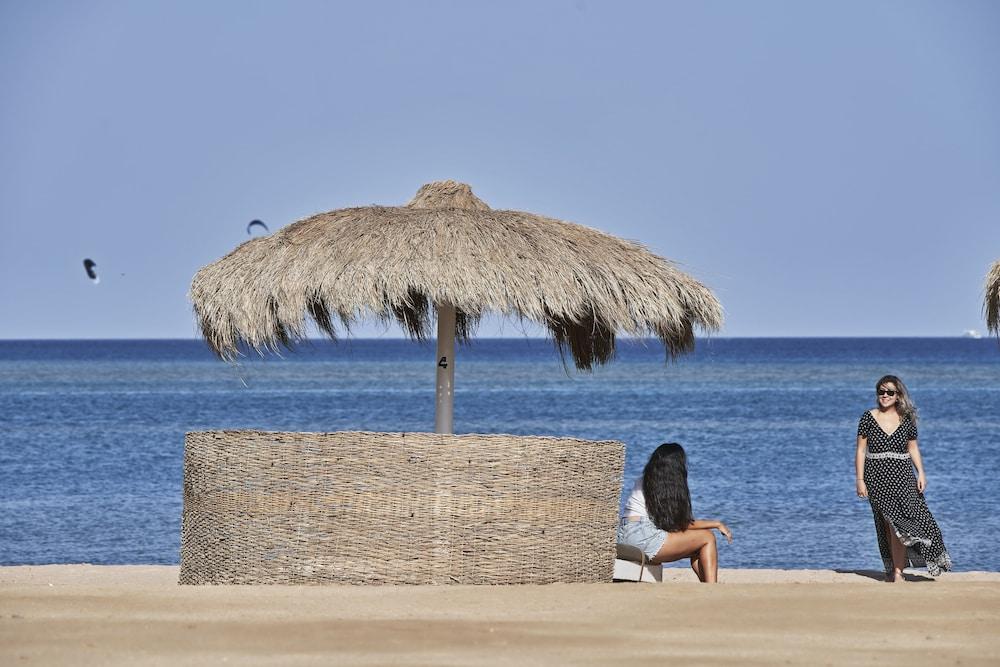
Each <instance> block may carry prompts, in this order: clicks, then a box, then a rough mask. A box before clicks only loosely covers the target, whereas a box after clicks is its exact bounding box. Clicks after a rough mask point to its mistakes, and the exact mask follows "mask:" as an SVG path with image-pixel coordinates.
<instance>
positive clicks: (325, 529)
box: [180, 431, 625, 584]
mask: <svg viewBox="0 0 1000 667" xmlns="http://www.w3.org/2000/svg"><path fill="white" fill-rule="evenodd" d="M624 459H625V446H624V445H623V444H622V443H620V442H615V441H590V440H577V439H571V438H543V437H535V436H512V435H440V434H433V433H362V432H338V433H271V432H260V431H206V432H197V433H188V434H187V436H186V438H185V453H184V512H183V517H182V525H181V574H180V583H181V584H327V583H330V584H333V583H350V584H456V583H457V584H522V583H534V584H540V583H552V582H603V581H611V577H612V572H613V568H614V557H615V528H616V524H617V515H618V503H619V495H620V493H621V484H622V472H623V467H624Z"/></svg>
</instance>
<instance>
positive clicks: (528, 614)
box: [0, 565, 1000, 666]
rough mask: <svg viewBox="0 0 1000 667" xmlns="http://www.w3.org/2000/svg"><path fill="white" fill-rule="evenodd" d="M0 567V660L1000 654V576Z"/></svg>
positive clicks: (829, 660)
mask: <svg viewBox="0 0 1000 667" xmlns="http://www.w3.org/2000/svg"><path fill="white" fill-rule="evenodd" d="M177 574H178V569H177V568H176V567H169V566H92V565H48V566H18V567H2V568H0V664H3V665H37V664H46V665H48V664H66V665H70V664H72V665H87V664H93V665H97V664H101V665H103V664H129V665H135V664H139V665H144V664H149V665H178V664H179V665H202V664H225V663H228V664H241V665H256V664H281V665H299V664H357V665H381V664H405V665H481V664H500V665H518V666H521V665H541V664H546V665H548V664H584V665H587V664H595V665H596V664H609V663H617V664H657V663H672V664H691V663H695V662H697V663H699V664H735V663H741V664H742V663H757V664H773V663H778V664H783V663H797V664H843V663H851V664H908V665H913V664H926V665H932V664H933V665H942V664H963V665H967V664H984V665H985V664H998V662H1000V574H998V573H984V572H966V573H954V574H948V575H945V576H944V577H942V578H940V579H939V580H937V581H934V580H931V579H928V578H926V577H921V576H919V575H913V576H911V577H910V578H911V579H912V580H913V581H912V582H911V583H908V584H905V585H891V584H885V583H882V582H880V581H877V580H876V579H875V578H874V577H877V576H878V574H877V573H874V572H861V573H858V572H833V571H819V570H723V571H722V572H721V574H720V578H721V580H722V581H723V582H724V583H722V584H721V585H719V586H703V585H699V584H697V583H694V579H693V575H692V574H691V573H690V571H686V570H683V569H673V568H671V569H669V570H666V571H665V574H666V575H667V576H666V577H665V579H667V581H665V583H663V584H633V583H614V584H553V585H548V586H495V587H486V586H484V587H478V586H442V587H438V586H373V587H364V586H328V587H288V586H243V587H204V586H203V587H189V586H184V587H182V586H178V585H177V584H176V581H177Z"/></svg>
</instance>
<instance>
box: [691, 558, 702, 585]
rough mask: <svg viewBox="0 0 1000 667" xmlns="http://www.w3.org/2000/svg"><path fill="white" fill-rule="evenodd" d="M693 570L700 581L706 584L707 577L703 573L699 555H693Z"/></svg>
mask: <svg viewBox="0 0 1000 667" xmlns="http://www.w3.org/2000/svg"><path fill="white" fill-rule="evenodd" d="M691 569H692V570H694V573H695V574H696V575H697V576H698V581H700V582H702V583H704V582H705V577H704V575H702V573H701V563H700V562H699V561H698V554H692V555H691Z"/></svg>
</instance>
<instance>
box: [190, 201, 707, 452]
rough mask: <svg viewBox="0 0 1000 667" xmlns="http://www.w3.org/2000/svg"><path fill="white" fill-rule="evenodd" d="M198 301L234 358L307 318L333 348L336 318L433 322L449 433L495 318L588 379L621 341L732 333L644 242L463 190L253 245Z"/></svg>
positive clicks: (298, 328)
mask: <svg viewBox="0 0 1000 667" xmlns="http://www.w3.org/2000/svg"><path fill="white" fill-rule="evenodd" d="M190 297H191V300H192V302H193V303H194V309H195V313H196V316H197V318H198V322H199V325H200V327H201V332H202V334H203V335H204V337H205V340H206V341H207V342H208V344H209V345H210V346H211V348H212V349H213V350H214V351H215V352H216V353H217V354H218V355H220V356H221V357H223V358H225V359H232V358H234V357H235V355H236V354H237V353H238V349H239V347H240V346H241V345H245V346H247V347H249V348H252V349H254V350H257V351H259V352H262V351H265V350H272V351H273V350H276V349H277V348H278V346H280V345H283V346H286V347H287V346H290V345H291V344H293V343H294V342H295V341H297V340H300V339H302V338H303V337H304V336H305V335H306V331H307V316H308V317H309V318H311V319H312V320H313V321H314V322H315V323H316V325H317V326H318V327H319V328H320V329H321V330H322V331H324V332H325V333H326V334H327V335H329V336H330V337H331V338H336V335H337V332H336V326H335V324H334V322H335V321H339V322H340V324H341V325H342V326H343V327H344V328H345V329H347V328H348V327H349V326H350V325H351V324H352V323H353V322H356V321H358V320H359V319H363V318H365V317H374V318H376V319H379V320H382V321H391V320H395V321H397V322H398V323H399V324H400V325H401V326H402V327H403V329H404V330H405V331H406V332H407V333H408V334H409V335H410V336H411V337H413V338H415V339H426V338H428V337H429V336H430V334H431V322H432V318H433V317H435V316H436V319H437V330H438V340H437V345H438V352H437V356H436V362H437V366H438V370H437V383H438V384H437V386H438V392H437V410H436V419H435V430H436V431H437V432H438V433H450V432H451V430H452V400H453V396H452V386H453V378H454V363H453V359H454V344H455V338H456V336H457V338H458V339H459V340H460V341H464V340H467V339H468V338H469V336H470V334H471V332H472V330H473V328H474V326H475V324H476V322H477V321H478V320H479V319H480V318H481V317H482V316H483V315H484V314H485V313H487V312H494V313H499V314H501V315H503V316H507V317H516V318H523V319H527V320H533V321H536V322H539V323H541V324H542V325H544V326H545V327H546V328H547V329H548V331H549V333H550V334H551V336H552V338H553V340H554V341H555V344H556V345H557V347H558V348H559V350H560V352H561V353H564V352H565V351H567V350H568V351H569V353H570V354H571V355H572V357H573V360H574V362H575V364H576V366H577V367H578V368H581V369H589V368H592V367H593V365H594V364H603V363H606V362H607V361H609V360H610V359H611V358H612V357H613V356H614V351H615V336H616V334H617V333H618V332H625V333H627V334H630V335H633V336H655V337H656V338H659V339H660V340H661V341H662V342H663V345H664V346H665V348H666V351H667V354H668V355H669V356H670V357H673V356H676V355H677V354H679V353H682V352H685V351H688V350H690V349H692V348H693V346H694V329H695V327H696V326H698V327H700V328H702V329H704V330H715V329H718V328H719V327H720V326H721V323H722V308H721V306H720V305H719V302H718V301H717V300H716V298H715V296H714V295H713V294H712V292H711V291H710V290H709V289H708V288H706V287H705V286H704V285H702V284H701V283H699V282H698V281H696V280H695V279H694V278H692V277H690V276H689V275H687V274H685V273H683V272H681V271H680V270H678V269H677V268H676V267H675V266H674V265H673V264H671V263H670V262H669V261H667V260H665V259H663V258H661V257H658V256H656V255H654V254H653V253H651V252H649V251H648V250H647V249H646V248H644V247H643V246H641V245H639V244H638V243H635V242H632V241H625V240H622V239H619V238H616V237H614V236H610V235H608V234H604V233H602V232H599V231H597V230H594V229H590V228H587V227H582V226H580V225H576V224H572V223H568V222H563V221H560V220H555V219H552V218H546V217H542V216H539V215H532V214H530V213H522V212H520V211H498V210H493V209H491V208H490V207H489V206H487V205H486V204H485V203H483V202H482V201H481V200H480V199H478V198H477V197H476V196H475V195H474V194H473V193H472V190H471V189H470V188H469V186H467V185H465V184H463V183H456V182H454V181H443V182H437V183H430V184H428V185H425V186H423V187H422V188H420V191H419V192H417V194H416V196H415V197H414V198H413V200H412V201H410V203H408V204H407V205H406V206H364V207H358V208H346V209H340V210H336V211H331V212H329V213H321V214H319V215H314V216H312V217H310V218H306V219H304V220H300V221H298V222H296V223H294V224H291V225H289V226H287V227H285V228H283V229H281V230H279V231H277V232H275V233H274V234H272V235H270V236H266V237H262V238H256V239H253V240H250V241H247V242H245V243H243V244H242V245H240V246H239V247H238V248H236V249H235V250H234V251H232V252H231V253H229V254H228V255H226V256H225V257H223V258H222V259H220V260H218V261H216V262H214V263H212V264H209V265H208V266H206V267H204V268H203V269H201V270H200V271H199V272H198V273H197V275H195V277H194V281H193V283H192V285H191V294H190ZM432 311H433V312H434V315H432Z"/></svg>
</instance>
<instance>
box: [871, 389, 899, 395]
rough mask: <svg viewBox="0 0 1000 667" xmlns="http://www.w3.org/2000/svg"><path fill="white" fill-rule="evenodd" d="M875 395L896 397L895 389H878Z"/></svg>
mask: <svg viewBox="0 0 1000 667" xmlns="http://www.w3.org/2000/svg"><path fill="white" fill-rule="evenodd" d="M875 393H876V394H878V395H879V396H895V395H896V390H895V389H879V390H877V391H876V392H875Z"/></svg>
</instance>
